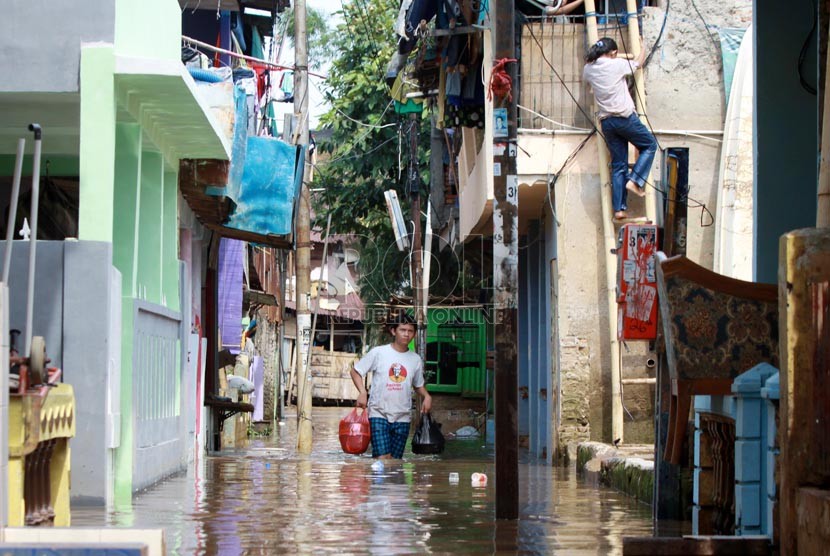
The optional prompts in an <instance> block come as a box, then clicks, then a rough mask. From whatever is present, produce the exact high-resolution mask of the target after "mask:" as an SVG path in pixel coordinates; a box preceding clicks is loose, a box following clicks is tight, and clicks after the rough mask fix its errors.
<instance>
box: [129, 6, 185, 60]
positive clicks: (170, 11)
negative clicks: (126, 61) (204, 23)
mask: <svg viewBox="0 0 830 556" xmlns="http://www.w3.org/2000/svg"><path fill="white" fill-rule="evenodd" d="M181 35H182V12H181V8H180V7H179V3H178V2H176V0H141V1H140V2H137V1H136V0H116V3H115V51H116V53H117V55H118V56H127V57H132V58H157V59H162V60H175V61H179V60H180V59H181V40H182V39H181Z"/></svg>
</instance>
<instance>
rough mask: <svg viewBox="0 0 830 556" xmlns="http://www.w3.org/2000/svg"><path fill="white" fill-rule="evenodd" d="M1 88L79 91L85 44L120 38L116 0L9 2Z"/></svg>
mask: <svg viewBox="0 0 830 556" xmlns="http://www.w3.org/2000/svg"><path fill="white" fill-rule="evenodd" d="M0 34H2V36H3V44H4V47H3V49H2V50H1V51H0V71H2V73H3V76H4V77H3V79H2V81H0V91H44V92H75V91H78V90H79V86H80V85H79V73H80V61H81V43H84V42H108V43H112V42H113V41H114V39H115V1H114V0H98V1H96V2H90V1H88V0H61V1H60V2H51V1H49V0H7V1H5V2H3V17H2V18H0Z"/></svg>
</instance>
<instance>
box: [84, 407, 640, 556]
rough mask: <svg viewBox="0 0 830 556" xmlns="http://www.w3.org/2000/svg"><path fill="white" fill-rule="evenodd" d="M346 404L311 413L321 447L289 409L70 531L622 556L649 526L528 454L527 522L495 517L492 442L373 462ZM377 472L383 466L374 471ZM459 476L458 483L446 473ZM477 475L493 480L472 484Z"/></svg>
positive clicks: (242, 544)
mask: <svg viewBox="0 0 830 556" xmlns="http://www.w3.org/2000/svg"><path fill="white" fill-rule="evenodd" d="M345 412H346V409H344V408H315V410H314V451H313V453H312V454H311V456H310V457H304V456H301V455H298V454H297V453H296V452H295V450H294V446H295V443H296V440H295V439H296V437H295V431H296V427H295V421H294V420H293V419H292V416H289V418H288V419H287V420H286V423H285V425H284V426H282V427H280V428H279V431H278V433H277V434H276V435H274V436H273V437H271V438H255V439H252V440H251V441H250V442H249V444H248V446H247V447H246V448H244V449H238V450H236V451H233V452H225V453H222V454H218V455H214V456H210V457H207V458H205V459H204V460H203V461H200V462H199V463H198V464H197V465H195V466H191V469H189V470H188V472H187V473H186V474H185V473H182V474H180V475H177V476H174V477H171V478H169V479H167V480H165V481H163V482H162V483H160V484H158V485H157V486H155V487H153V488H151V489H149V490H147V491H145V492H143V493H140V494H137V495H136V496H135V497H134V501H133V504H132V506H130V507H123V508H119V509H117V510H116V511H114V512H111V513H109V514H105V513H104V512H103V511H102V510H96V509H92V508H84V507H76V508H73V510H72V524H73V526H99V527H100V526H107V527H156V528H164V530H165V537H166V542H167V549H168V551H169V553H171V554H223V555H224V554H228V555H233V554H274V553H301V554H309V553H319V552H338V553H343V554H424V553H436V554H448V553H470V554H492V553H514V552H520V553H537V554H554V553H555V554H597V555H605V554H621V552H622V536H623V535H648V534H650V533H651V515H650V509H649V508H648V507H647V506H644V505H642V504H638V503H636V502H634V501H633V500H630V499H628V498H626V497H625V496H624V495H622V494H619V493H617V492H614V491H611V490H606V489H597V488H595V487H592V486H589V485H586V484H585V483H584V481H583V480H582V479H581V478H578V477H577V476H576V473H575V472H573V471H572V470H569V469H562V468H551V467H548V466H546V465H544V464H543V463H530V462H527V461H522V463H521V464H520V468H519V470H520V484H521V489H522V492H521V493H520V501H521V518H520V519H519V520H518V521H517V522H504V521H496V520H495V519H494V517H493V516H494V495H495V486H494V482H493V480H492V479H493V475H494V464H493V452H492V447H487V446H485V445H484V442H483V439H470V440H460V439H453V440H449V441H448V442H447V447H446V450H445V452H444V454H442V455H441V456H414V455H412V453H411V451H410V450H409V448H408V447H407V451H406V455H405V459H404V461H403V462H396V463H390V464H387V465H386V466H384V468H383V469H373V467H372V463H373V460H372V458H371V457H369V456H368V455H364V456H351V455H348V454H344V453H343V452H342V451H341V449H340V445H339V442H338V438H337V424H338V421H339V419H340V418H341V417H342V416H343V415H344V414H345ZM375 467H377V466H375ZM451 472H456V473H458V474H459V476H460V481H459V482H458V484H451V483H450V481H449V474H450V473H451ZM475 472H484V473H487V474H488V476H489V477H490V478H491V480H490V482H489V484H488V485H487V486H486V487H484V488H474V487H472V486H471V485H470V476H471V475H472V473H475Z"/></svg>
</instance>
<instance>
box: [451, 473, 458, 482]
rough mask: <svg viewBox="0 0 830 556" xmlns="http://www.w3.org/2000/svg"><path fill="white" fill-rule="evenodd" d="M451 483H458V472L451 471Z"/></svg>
mask: <svg viewBox="0 0 830 556" xmlns="http://www.w3.org/2000/svg"><path fill="white" fill-rule="evenodd" d="M450 484H451V485H457V484H458V473H455V472H453V473H450Z"/></svg>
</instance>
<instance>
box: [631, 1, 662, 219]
mask: <svg viewBox="0 0 830 556" xmlns="http://www.w3.org/2000/svg"><path fill="white" fill-rule="evenodd" d="M625 11H626V12H628V47H629V54H630V55H631V57H632V58H635V59H636V57H637V55H638V54H639V53H640V50H642V48H643V41H642V39H641V38H640V17H639V13H638V12H637V0H626V2H625ZM634 91H635V96H636V98H635V99H634V100H635V103H636V106H637V114H638V115H639V116H640V119H641V120H643V123H644V124H645V125H647V126H649V127H651V125H650V124H649V121H648V115H646V92H645V85H644V76H643V70H642V68H640V69H638V70H637V71H635V72H634ZM650 175H651V173H650V172H649V175H648V176H646V179H648V178H649V176H650ZM656 195H657V190H656V189H654V188H653V187H649V186H648V185H646V199H645V202H646V218H648V219H649V220H650V221H651V222H656V221H657V199H656Z"/></svg>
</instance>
